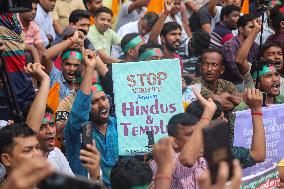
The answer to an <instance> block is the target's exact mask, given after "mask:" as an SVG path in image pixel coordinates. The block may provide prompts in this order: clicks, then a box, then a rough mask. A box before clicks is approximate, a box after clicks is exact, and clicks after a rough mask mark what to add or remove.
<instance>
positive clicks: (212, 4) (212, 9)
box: [208, 0, 218, 17]
mask: <svg viewBox="0 0 284 189" xmlns="http://www.w3.org/2000/svg"><path fill="white" fill-rule="evenodd" d="M217 4H218V0H210V1H209V3H208V12H209V13H210V14H211V16H212V17H215V16H216V13H217V9H216V6H217Z"/></svg>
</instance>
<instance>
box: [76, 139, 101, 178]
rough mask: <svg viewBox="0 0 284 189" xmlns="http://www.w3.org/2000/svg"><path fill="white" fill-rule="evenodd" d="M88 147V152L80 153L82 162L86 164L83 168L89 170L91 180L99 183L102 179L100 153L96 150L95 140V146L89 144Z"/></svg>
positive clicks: (82, 151)
mask: <svg viewBox="0 0 284 189" xmlns="http://www.w3.org/2000/svg"><path fill="white" fill-rule="evenodd" d="M86 147H87V150H81V151H80V160H81V161H85V162H86V163H84V164H83V166H84V167H86V168H87V169H88V172H89V174H90V178H91V179H92V180H94V181H98V180H99V177H100V159H101V155H100V152H99V151H98V149H97V148H96V143H95V141H94V140H93V145H90V144H87V146H86Z"/></svg>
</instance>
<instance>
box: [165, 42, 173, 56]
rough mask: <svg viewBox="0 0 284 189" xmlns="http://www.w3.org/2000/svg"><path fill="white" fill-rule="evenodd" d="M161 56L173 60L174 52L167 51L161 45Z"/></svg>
mask: <svg viewBox="0 0 284 189" xmlns="http://www.w3.org/2000/svg"><path fill="white" fill-rule="evenodd" d="M163 54H164V56H163V57H164V58H173V55H174V52H172V51H169V50H168V48H167V47H166V46H165V45H163Z"/></svg>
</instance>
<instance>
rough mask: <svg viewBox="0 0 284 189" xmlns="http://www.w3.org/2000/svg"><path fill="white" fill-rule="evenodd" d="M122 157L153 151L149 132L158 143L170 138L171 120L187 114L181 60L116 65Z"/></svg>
mask: <svg viewBox="0 0 284 189" xmlns="http://www.w3.org/2000/svg"><path fill="white" fill-rule="evenodd" d="M112 68H113V82H114V89H113V91H114V102H115V110H116V116H117V131H118V147H119V155H130V154H137V153H145V152H149V151H150V149H149V148H148V147H147V146H148V141H149V140H148V135H147V134H146V132H147V131H152V133H153V134H154V139H155V142H157V141H158V140H159V139H160V138H161V137H163V136H167V129H166V126H167V123H168V120H169V119H170V118H171V117H172V116H173V115H175V114H178V113H181V112H183V107H182V94H181V93H182V88H181V76H180V65H179V60H178V59H164V60H152V61H141V62H135V63H132V62H131V63H118V64H113V66H112Z"/></svg>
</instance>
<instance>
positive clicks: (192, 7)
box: [185, 0, 199, 12]
mask: <svg viewBox="0 0 284 189" xmlns="http://www.w3.org/2000/svg"><path fill="white" fill-rule="evenodd" d="M185 6H186V8H188V9H190V10H192V11H193V12H197V11H198V10H199V7H198V6H197V5H196V4H194V3H193V2H192V1H191V0H189V1H186V2H185Z"/></svg>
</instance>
